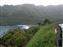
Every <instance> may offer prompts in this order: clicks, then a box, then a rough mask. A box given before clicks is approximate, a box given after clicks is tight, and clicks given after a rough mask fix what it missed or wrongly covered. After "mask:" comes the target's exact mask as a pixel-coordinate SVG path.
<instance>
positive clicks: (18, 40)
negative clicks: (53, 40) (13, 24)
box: [2, 27, 37, 47]
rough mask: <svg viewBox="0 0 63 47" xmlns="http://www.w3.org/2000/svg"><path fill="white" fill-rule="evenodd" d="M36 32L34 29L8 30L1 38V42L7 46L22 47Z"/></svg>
mask: <svg viewBox="0 0 63 47" xmlns="http://www.w3.org/2000/svg"><path fill="white" fill-rule="evenodd" d="M34 31H35V32H37V29H36V27H34V28H33V29H28V30H23V29H20V28H16V29H12V30H9V31H8V32H7V33H6V34H5V35H4V36H3V37H2V40H3V41H2V42H4V43H5V45H7V46H9V45H10V46H12V47H15V46H16V47H24V46H25V45H26V44H27V43H28V41H29V40H30V39H31V38H32V36H33V35H34V34H35V32H34Z"/></svg>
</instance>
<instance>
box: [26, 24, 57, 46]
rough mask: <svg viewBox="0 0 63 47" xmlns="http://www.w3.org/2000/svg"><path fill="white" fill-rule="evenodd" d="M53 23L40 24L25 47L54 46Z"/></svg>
mask: <svg viewBox="0 0 63 47" xmlns="http://www.w3.org/2000/svg"><path fill="white" fill-rule="evenodd" d="M55 39H56V34H55V32H54V25H53V24H49V25H45V26H41V27H40V29H39V30H38V32H37V33H36V34H35V35H34V36H33V38H32V39H31V40H30V41H29V43H28V44H27V45H26V47H56V42H55V41H56V40H55Z"/></svg>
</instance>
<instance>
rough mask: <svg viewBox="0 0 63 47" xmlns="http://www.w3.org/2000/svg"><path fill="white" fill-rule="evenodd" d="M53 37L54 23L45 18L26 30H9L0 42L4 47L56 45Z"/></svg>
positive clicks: (45, 46)
mask: <svg viewBox="0 0 63 47" xmlns="http://www.w3.org/2000/svg"><path fill="white" fill-rule="evenodd" d="M55 39H56V34H55V32H54V24H52V23H51V22H50V21H48V20H45V21H44V23H38V26H36V27H31V28H29V29H28V30H23V29H20V28H16V29H12V30H9V31H8V32H7V33H6V34H5V35H4V36H3V37H2V38H0V44H2V45H4V46H6V47H56V42H55Z"/></svg>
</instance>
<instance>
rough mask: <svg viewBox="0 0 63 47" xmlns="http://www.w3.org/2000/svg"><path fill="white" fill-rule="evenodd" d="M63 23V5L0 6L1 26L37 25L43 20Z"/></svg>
mask: <svg viewBox="0 0 63 47" xmlns="http://www.w3.org/2000/svg"><path fill="white" fill-rule="evenodd" d="M45 18H47V19H49V20H53V21H57V22H63V20H62V19H63V5H58V6H52V5H50V6H46V7H45V6H35V5H33V4H23V5H17V6H13V5H4V6H0V25H16V24H35V23H38V22H42V21H43V19H45Z"/></svg>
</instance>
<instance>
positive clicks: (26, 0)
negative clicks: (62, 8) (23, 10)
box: [0, 0, 63, 6]
mask: <svg viewBox="0 0 63 47" xmlns="http://www.w3.org/2000/svg"><path fill="white" fill-rule="evenodd" d="M5 4H8V5H20V4H35V5H44V6H47V5H59V4H63V0H0V5H5Z"/></svg>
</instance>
